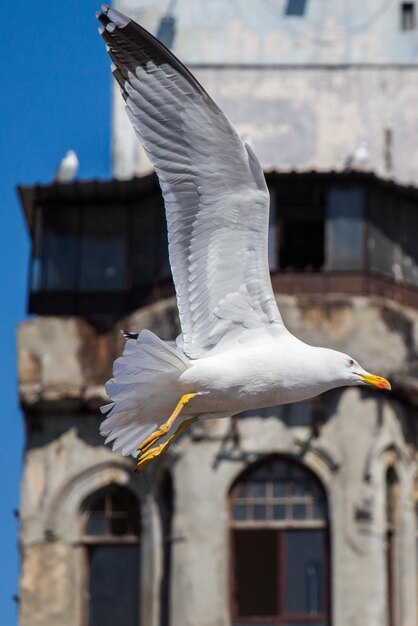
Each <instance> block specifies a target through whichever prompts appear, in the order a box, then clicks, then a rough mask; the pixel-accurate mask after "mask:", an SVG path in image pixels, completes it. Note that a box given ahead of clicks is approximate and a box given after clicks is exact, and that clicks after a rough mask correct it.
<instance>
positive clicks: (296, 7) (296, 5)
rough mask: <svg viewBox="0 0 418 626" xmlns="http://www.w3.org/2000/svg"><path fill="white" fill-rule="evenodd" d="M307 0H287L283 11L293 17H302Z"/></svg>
mask: <svg viewBox="0 0 418 626" xmlns="http://www.w3.org/2000/svg"><path fill="white" fill-rule="evenodd" d="M306 2H307V0H287V4H286V9H285V13H286V15H289V16H293V17H302V15H304V14H305V11H306Z"/></svg>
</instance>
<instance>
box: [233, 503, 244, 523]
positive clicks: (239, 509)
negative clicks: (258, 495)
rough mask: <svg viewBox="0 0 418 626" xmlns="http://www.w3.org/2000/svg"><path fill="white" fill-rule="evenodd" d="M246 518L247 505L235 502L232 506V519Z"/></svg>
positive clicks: (240, 519)
mask: <svg viewBox="0 0 418 626" xmlns="http://www.w3.org/2000/svg"><path fill="white" fill-rule="evenodd" d="M246 519H247V507H246V505H245V504H236V505H235V506H234V520H237V521H242V520H246Z"/></svg>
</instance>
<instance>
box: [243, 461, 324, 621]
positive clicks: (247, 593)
mask: <svg viewBox="0 0 418 626" xmlns="http://www.w3.org/2000/svg"><path fill="white" fill-rule="evenodd" d="M327 520H328V518H327V503H326V497H325V492H324V490H323V488H322V486H321V484H320V483H319V481H318V480H317V479H316V477H315V476H314V475H313V474H312V473H311V472H310V471H308V470H307V469H305V468H304V467H302V466H300V465H299V464H297V463H295V462H293V461H291V460H288V459H271V460H269V461H267V462H265V463H262V464H259V465H256V466H255V467H253V468H250V469H249V470H248V471H247V472H245V473H244V474H243V476H242V477H241V479H240V480H238V482H237V483H236V484H235V485H234V487H233V488H232V490H231V541H232V550H231V556H232V561H231V568H232V576H231V579H232V589H231V593H232V603H231V604H232V607H233V609H232V611H233V620H232V621H233V624H234V626H245V625H246V624H247V623H250V622H251V623H252V624H257V623H258V621H257V620H258V619H259V620H260V622H259V623H260V624H269V625H270V624H271V626H284V625H285V624H288V623H289V624H292V625H293V626H294V625H295V624H300V625H301V626H303V625H304V624H308V623H309V624H316V625H320V626H321V625H322V626H327V625H328V624H329V610H328V605H329V600H328V596H329V589H328V586H329V573H328V563H329V555H328V530H327V527H328V521H327ZM254 580H257V585H254Z"/></svg>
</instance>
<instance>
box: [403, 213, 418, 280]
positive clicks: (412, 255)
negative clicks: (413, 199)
mask: <svg viewBox="0 0 418 626" xmlns="http://www.w3.org/2000/svg"><path fill="white" fill-rule="evenodd" d="M401 207H402V208H401V215H400V217H401V219H400V228H401V246H402V278H403V281H404V282H405V283H408V284H410V285H414V286H415V287H418V245H417V234H418V211H417V208H416V206H413V205H412V204H406V203H403V204H401Z"/></svg>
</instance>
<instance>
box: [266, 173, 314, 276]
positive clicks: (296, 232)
mask: <svg viewBox="0 0 418 626" xmlns="http://www.w3.org/2000/svg"><path fill="white" fill-rule="evenodd" d="M325 191H326V190H325V187H323V186H319V185H318V186H316V185H312V184H304V183H299V184H297V183H296V184H293V185H290V186H283V187H282V188H281V189H278V190H277V202H278V209H277V210H278V217H279V230H280V241H279V267H280V269H281V270H285V271H292V272H313V271H320V270H321V269H322V268H323V265H324V231H325Z"/></svg>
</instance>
